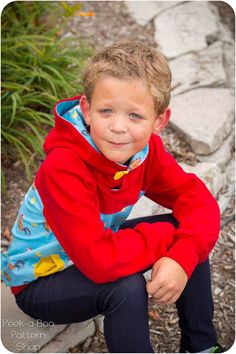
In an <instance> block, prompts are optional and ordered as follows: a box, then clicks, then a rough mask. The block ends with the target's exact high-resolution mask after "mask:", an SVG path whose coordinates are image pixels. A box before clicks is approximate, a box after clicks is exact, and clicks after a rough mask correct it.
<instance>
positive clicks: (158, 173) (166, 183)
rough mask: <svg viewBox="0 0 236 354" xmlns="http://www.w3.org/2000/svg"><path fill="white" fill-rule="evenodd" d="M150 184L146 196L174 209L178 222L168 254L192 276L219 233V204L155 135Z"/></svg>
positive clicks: (167, 255)
mask: <svg viewBox="0 0 236 354" xmlns="http://www.w3.org/2000/svg"><path fill="white" fill-rule="evenodd" d="M150 151H151V152H152V157H151V165H150V166H149V170H150V171H151V176H150V183H149V185H148V188H147V190H146V193H145V195H146V196H147V197H149V198H150V199H152V200H154V201H155V202H157V203H158V204H160V205H162V206H164V207H166V208H169V209H172V210H173V215H174V217H175V218H176V219H177V221H178V222H179V227H178V229H177V230H176V232H175V236H176V238H177V240H176V242H175V243H174V244H173V245H172V246H171V248H170V249H169V250H168V251H167V252H166V253H165V255H164V256H165V257H170V258H172V259H173V260H175V261H177V262H178V263H179V264H180V265H181V266H182V267H183V268H184V270H185V271H186V273H187V275H188V276H189V277H190V275H191V274H192V272H193V270H194V269H195V267H196V265H197V264H198V263H200V262H203V261H204V260H205V259H206V258H207V256H208V254H209V252H210V251H211V249H212V248H213V246H214V244H215V242H216V240H217V238H218V234H219V230H220V211H219V207H218V204H217V202H216V200H215V199H214V197H213V196H212V195H211V193H210V192H209V191H208V189H207V188H206V186H205V185H204V183H203V182H202V181H201V180H200V179H199V178H197V176H196V175H194V174H190V173H186V172H184V171H183V169H182V168H181V167H180V166H179V165H178V164H177V162H176V161H175V159H174V158H173V157H172V156H171V155H170V154H169V153H168V152H166V151H165V150H164V148H163V143H162V141H161V139H160V138H159V137H157V136H153V137H152V139H151V141H150Z"/></svg>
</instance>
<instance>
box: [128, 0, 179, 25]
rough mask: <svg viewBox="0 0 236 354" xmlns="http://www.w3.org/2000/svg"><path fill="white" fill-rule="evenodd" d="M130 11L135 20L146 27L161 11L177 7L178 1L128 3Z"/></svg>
mask: <svg viewBox="0 0 236 354" xmlns="http://www.w3.org/2000/svg"><path fill="white" fill-rule="evenodd" d="M125 3H126V6H127V8H128V11H129V12H130V14H131V16H132V17H133V18H134V20H135V21H136V22H137V23H138V24H140V25H141V26H145V25H146V24H147V23H148V22H149V21H150V20H151V19H152V18H153V17H155V16H156V15H158V14H159V13H160V12H161V11H163V10H165V9H167V8H169V7H172V6H175V5H176V4H178V1H148V4H147V2H146V1H126V2H125Z"/></svg>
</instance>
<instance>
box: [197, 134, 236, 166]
mask: <svg viewBox="0 0 236 354" xmlns="http://www.w3.org/2000/svg"><path fill="white" fill-rule="evenodd" d="M234 143H235V135H234V131H233V132H232V133H231V134H230V135H229V136H228V137H227V138H226V139H225V140H224V142H223V144H222V145H221V146H220V148H219V149H218V150H216V151H215V152H213V154H210V155H198V159H199V161H200V162H214V163H216V164H217V166H219V168H220V169H221V171H222V172H224V171H225V168H226V166H227V164H228V162H229V161H230V159H231V158H232V150H233V148H234Z"/></svg>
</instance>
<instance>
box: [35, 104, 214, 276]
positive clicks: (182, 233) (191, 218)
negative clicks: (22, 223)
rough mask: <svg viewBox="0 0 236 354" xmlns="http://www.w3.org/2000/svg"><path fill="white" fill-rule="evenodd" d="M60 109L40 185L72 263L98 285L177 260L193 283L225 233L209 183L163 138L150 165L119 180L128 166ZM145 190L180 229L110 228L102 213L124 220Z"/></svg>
mask: <svg viewBox="0 0 236 354" xmlns="http://www.w3.org/2000/svg"><path fill="white" fill-rule="evenodd" d="M73 101H75V104H77V105H78V103H79V97H74V98H72V99H69V100H63V101H60V102H59V103H58V104H59V105H60V103H61V104H62V102H64V103H63V104H65V106H66V107H67V104H68V105H69V106H70V105H71V102H73ZM58 104H57V105H55V127H54V128H53V129H52V130H51V132H50V133H49V135H48V136H47V138H46V141H45V144H44V149H45V152H46V154H47V157H46V159H45V161H44V162H43V163H42V165H41V167H40V169H39V171H38V173H37V175H36V179H35V185H36V188H37V190H38V193H39V195H40V198H41V200H42V203H43V207H44V209H43V214H44V216H45V218H46V220H47V222H48V224H49V226H50V228H51V230H52V231H53V233H54V235H55V236H56V238H57V240H58V241H59V243H60V244H61V246H62V247H63V249H64V250H65V251H66V253H67V255H68V256H69V258H70V259H71V260H72V261H73V262H74V264H75V265H76V266H77V267H78V268H79V269H80V270H81V271H82V272H83V273H84V274H85V275H86V276H88V278H90V279H91V280H93V281H94V282H98V283H105V282H110V281H113V280H116V279H118V278H120V277H124V276H127V275H129V274H133V273H135V272H138V271H142V270H144V269H146V268H147V267H149V266H150V265H152V264H153V263H154V262H155V261H157V260H158V259H159V258H160V257H163V256H165V257H170V258H172V259H174V260H175V261H177V262H178V263H179V264H180V265H181V266H182V267H183V269H184V270H185V271H186V273H187V274H188V276H189V277H190V275H191V273H192V272H193V270H194V269H195V267H196V265H197V264H198V263H199V262H203V261H204V260H205V259H206V258H207V256H208V254H209V252H210V251H211V249H212V248H213V246H214V244H215V242H216V240H217V237H218V233H219V228H220V213H219V208H218V205H217V203H216V201H215V199H214V197H213V196H212V195H211V193H210V192H209V191H208V189H207V188H206V186H205V185H204V184H203V182H201V181H200V180H199V179H198V178H197V177H196V176H195V175H194V174H190V173H185V172H184V171H183V169H182V168H181V167H180V166H179V165H178V164H177V162H176V161H175V160H174V158H173V157H172V156H171V155H170V154H169V153H168V152H166V151H165V150H164V147H163V144H162V141H161V139H160V137H158V136H155V135H152V137H151V139H150V141H149V151H148V154H147V156H146V158H145V159H144V161H143V162H142V163H141V164H140V165H139V166H137V167H136V168H134V169H133V170H131V171H129V173H128V174H125V175H124V176H123V177H122V178H120V179H118V180H114V176H115V174H116V173H117V171H126V170H127V166H125V165H124V166H123V165H120V164H117V163H115V162H112V161H110V160H108V159H107V158H105V157H104V156H103V155H102V154H101V153H100V152H99V151H97V150H96V149H95V148H94V147H93V146H92V145H91V144H90V143H89V142H88V141H87V140H86V139H85V137H84V134H83V133H82V134H81V132H79V131H78V129H76V127H75V126H74V125H73V124H72V123H71V122H69V121H68V120H66V119H64V118H62V116H61V115H63V114H62V112H61V110H60V109H58V107H59V106H58ZM73 104H74V103H73ZM67 108H68V107H67ZM67 108H65V110H66V109H67ZM65 110H64V111H65ZM58 112H60V114H59V113H58ZM142 191H143V192H144V194H145V195H146V196H147V197H148V198H150V199H151V200H153V201H154V202H156V203H158V204H160V205H162V206H164V207H166V208H169V209H172V211H173V215H174V217H175V218H176V219H177V221H178V223H179V226H178V229H177V230H176V229H174V227H173V226H172V225H171V224H170V223H166V222H157V223H154V224H148V223H140V224H139V225H137V226H136V227H135V228H134V229H122V230H118V231H116V232H114V231H112V229H111V228H106V227H104V223H103V221H102V220H101V214H114V213H119V212H120V211H122V210H123V209H124V208H126V207H127V206H131V205H133V204H135V203H136V202H137V200H138V199H139V196H140V192H142Z"/></svg>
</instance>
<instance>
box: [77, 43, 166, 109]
mask: <svg viewBox="0 0 236 354" xmlns="http://www.w3.org/2000/svg"><path fill="white" fill-rule="evenodd" d="M102 77H112V78H117V79H124V80H130V79H131V80H141V81H142V82H143V84H144V85H145V86H146V88H147V89H148V90H149V92H150V93H151V95H152V96H153V98H154V104H155V110H156V113H157V114H158V115H159V114H161V113H163V112H164V110H165V109H166V107H167V106H168V104H169V101H170V88H171V72H170V68H169V65H168V63H167V60H166V59H165V57H164V56H163V55H162V54H161V53H160V52H159V51H158V50H156V49H154V48H151V47H148V46H146V45H144V44H142V43H140V42H137V41H133V42H132V41H123V42H118V43H115V44H113V45H110V46H108V47H106V48H105V49H104V50H102V51H101V52H99V53H98V54H96V55H95V56H94V58H93V59H92V60H91V62H90V63H89V64H88V66H87V67H86V69H85V71H84V73H83V85H84V93H85V95H86V97H87V100H88V102H91V98H92V94H93V90H94V86H95V83H96V81H97V80H98V79H100V78H102Z"/></svg>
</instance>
